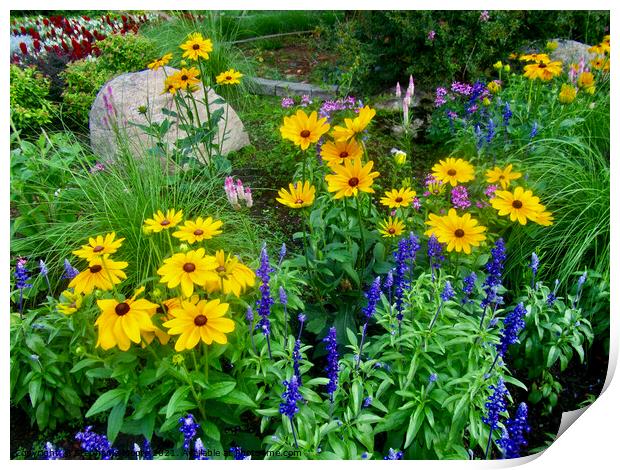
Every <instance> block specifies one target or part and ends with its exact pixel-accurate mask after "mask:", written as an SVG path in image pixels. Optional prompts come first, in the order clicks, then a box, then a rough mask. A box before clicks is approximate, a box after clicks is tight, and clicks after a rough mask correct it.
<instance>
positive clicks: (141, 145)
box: [89, 67, 250, 159]
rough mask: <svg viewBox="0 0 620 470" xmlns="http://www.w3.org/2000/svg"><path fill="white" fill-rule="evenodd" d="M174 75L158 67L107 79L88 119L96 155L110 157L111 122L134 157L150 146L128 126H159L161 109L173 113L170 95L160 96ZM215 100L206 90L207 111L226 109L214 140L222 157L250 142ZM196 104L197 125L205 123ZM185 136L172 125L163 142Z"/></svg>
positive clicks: (239, 124) (201, 93) (198, 96)
mask: <svg viewBox="0 0 620 470" xmlns="http://www.w3.org/2000/svg"><path fill="white" fill-rule="evenodd" d="M174 72H176V69H173V68H171V67H165V71H164V68H160V69H159V70H157V71H153V70H143V71H142V72H135V73H126V74H123V75H119V76H118V77H116V78H114V79H112V80H110V81H109V82H108V83H106V84H105V85H104V86H103V88H102V89H101V90H99V93H98V94H97V97H96V98H95V102H94V103H93V106H92V108H91V110H90V116H89V117H90V119H89V121H90V123H89V126H90V144H91V147H92V149H93V151H94V152H95V153H96V154H97V155H100V156H101V157H104V158H105V159H112V158H114V156H115V154H116V137H115V134H114V131H113V130H112V127H113V123H116V125H118V126H119V127H120V128H121V130H122V131H124V132H126V133H127V136H128V142H129V143H130V146H131V148H132V149H133V151H134V152H135V154H136V155H138V154H140V153H143V152H144V151H145V150H146V149H148V148H151V147H153V145H154V143H153V141H152V138H151V137H149V136H147V135H146V133H145V132H144V131H143V130H141V129H140V128H139V127H137V126H135V125H133V124H132V123H136V124H143V125H147V124H148V123H147V117H148V118H149V119H150V120H151V121H152V122H158V123H161V122H162V121H163V120H164V119H166V118H167V116H166V115H164V114H163V113H162V109H164V108H166V109H169V110H173V111H176V107H175V104H174V101H173V98H172V96H171V95H170V94H169V93H163V94H162V90H163V89H164V80H165V78H166V75H170V74H173V73H174ZM194 96H195V98H196V99H197V100H204V91H203V89H202V86H200V87H199V90H198V91H196V92H194ZM216 100H218V101H220V100H221V101H223V100H222V99H221V97H220V96H219V95H217V94H216V93H215V92H214V91H213V90H209V103H210V105H209V107H210V110H211V112H213V111H215V110H216V109H219V108H222V107H225V108H226V109H225V110H224V116H225V118H226V121H225V120H224V119H221V120H220V124H219V132H218V136H217V139H216V141H217V142H218V143H219V142H222V140H223V145H222V154H223V155H226V154H228V153H229V152H232V151H235V150H239V149H240V148H242V147H245V146H246V145H249V143H250V140H249V138H248V134H247V132H246V131H245V129H244V127H243V123H242V122H241V120H240V119H239V116H238V115H237V113H236V112H235V110H234V109H233V108H232V107H231V106H229V105H228V104H226V103H224V104H222V103H219V104H216V103H214V101H216ZM197 105H198V114H199V116H200V122H205V121H206V120H207V111H206V109H205V106H204V105H202V104H201V103H197ZM141 106H146V107H147V116H145V115H144V114H141V113H140V112H139V108H140V107H141ZM112 107H113V112H112V114H111V109H112ZM168 119H172V118H168ZM224 122H225V125H224ZM224 132H225V133H226V137H225V138H223V137H224ZM185 136H186V133H185V132H184V131H182V130H180V129H179V128H178V123H175V124H174V125H173V126H172V127H171V128H170V130H169V131H168V133H167V134H166V135H165V138H164V140H165V141H166V142H167V143H168V144H169V145H170V146H172V145H173V144H174V142H175V141H176V140H177V139H179V138H183V137H185Z"/></svg>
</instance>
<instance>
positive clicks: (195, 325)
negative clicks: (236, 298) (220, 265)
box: [164, 299, 235, 351]
mask: <svg viewBox="0 0 620 470" xmlns="http://www.w3.org/2000/svg"><path fill="white" fill-rule="evenodd" d="M227 311H228V304H227V303H220V300H219V299H214V300H211V301H208V302H207V301H206V300H201V301H200V302H198V304H196V305H194V304H192V303H191V302H187V301H183V302H182V303H181V306H180V307H177V308H174V309H172V310H170V314H171V315H172V316H173V317H174V318H172V320H169V321H167V322H166V323H164V326H165V327H166V328H169V330H168V334H170V335H180V336H179V337H178V338H177V341H176V344H175V345H174V349H175V350H177V351H183V350H185V349H192V348H194V347H195V346H196V345H197V344H198V342H199V341H200V340H202V341H203V342H204V343H206V344H212V343H213V342H214V341H215V342H216V343H219V344H226V343H227V342H228V339H227V338H226V333H230V332H231V331H233V330H234V329H235V322H234V321H232V320H231V319H229V318H222V317H223V316H224V315H225V314H226V312H227Z"/></svg>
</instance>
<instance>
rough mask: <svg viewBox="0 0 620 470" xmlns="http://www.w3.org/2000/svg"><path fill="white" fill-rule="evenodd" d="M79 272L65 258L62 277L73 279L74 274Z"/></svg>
mask: <svg viewBox="0 0 620 470" xmlns="http://www.w3.org/2000/svg"><path fill="white" fill-rule="evenodd" d="M78 274H80V272H79V271H78V270H77V269H75V268H74V267H73V266H71V263H69V260H68V259H66V258H65V273H64V274H63V275H62V278H63V279H73V278H74V277H75V276H77V275H78Z"/></svg>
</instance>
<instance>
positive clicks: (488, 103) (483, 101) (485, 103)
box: [482, 97, 491, 106]
mask: <svg viewBox="0 0 620 470" xmlns="http://www.w3.org/2000/svg"><path fill="white" fill-rule="evenodd" d="M482 104H483V105H485V106H490V105H491V100H490V99H489V98H487V97H485V98H484V99H483V100H482Z"/></svg>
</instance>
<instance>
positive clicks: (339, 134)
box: [332, 106, 377, 142]
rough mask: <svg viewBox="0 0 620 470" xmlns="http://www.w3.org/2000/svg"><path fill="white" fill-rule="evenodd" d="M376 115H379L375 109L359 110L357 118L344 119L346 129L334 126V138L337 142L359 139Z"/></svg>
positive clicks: (366, 107)
mask: <svg viewBox="0 0 620 470" xmlns="http://www.w3.org/2000/svg"><path fill="white" fill-rule="evenodd" d="M375 114H377V112H376V111H375V110H374V109H371V108H369V107H368V106H364V107H363V108H361V109H360V110H359V113H358V115H357V116H356V117H355V118H353V119H350V118H345V119H344V125H345V127H342V126H334V130H333V132H332V137H333V138H334V140H335V141H337V142H341V141H345V140H350V139H355V138H357V136H358V135H359V134H361V133H362V132H363V131H364V129H366V127H367V126H368V124H370V121H371V119H372V118H373V117H375Z"/></svg>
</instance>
